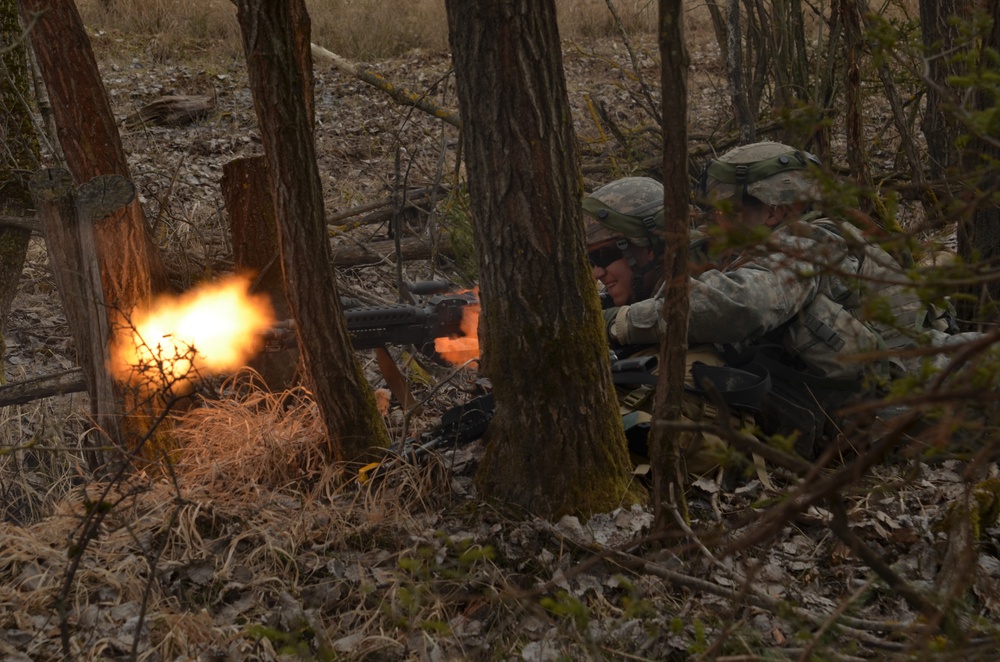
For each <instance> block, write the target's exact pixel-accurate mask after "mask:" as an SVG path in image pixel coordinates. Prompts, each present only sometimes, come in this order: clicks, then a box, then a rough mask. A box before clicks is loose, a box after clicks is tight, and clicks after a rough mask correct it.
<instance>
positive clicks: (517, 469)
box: [445, 0, 630, 517]
mask: <svg viewBox="0 0 1000 662" xmlns="http://www.w3.org/2000/svg"><path fill="white" fill-rule="evenodd" d="M445 6H446V9H447V14H448V33H449V39H450V42H451V49H452V60H453V62H454V66H455V75H456V81H457V86H458V98H459V108H460V112H461V118H462V132H463V136H462V138H463V141H464V142H463V146H464V149H465V153H466V155H467V156H466V159H467V164H466V165H467V168H468V173H469V192H470V197H471V201H472V216H473V226H474V227H473V230H474V238H475V243H476V249H477V251H478V259H479V273H480V296H481V300H482V311H483V312H482V317H481V320H480V327H479V338H480V343H481V348H482V365H481V369H482V371H483V373H484V374H486V376H488V377H489V378H490V379H491V380H492V381H493V388H494V394H495V397H496V415H495V417H494V420H493V423H492V426H491V429H490V431H489V434H488V443H487V448H486V454H485V457H484V459H483V462H482V464H481V466H480V469H479V474H478V476H477V481H478V485H479V487H480V489H481V490H482V491H483V493H484V494H486V495H487V496H489V497H494V498H498V499H500V500H503V501H506V502H508V503H512V504H516V505H518V506H521V507H523V508H526V509H527V510H529V511H531V512H534V513H537V514H539V515H542V516H553V517H555V516H560V515H562V514H566V513H591V512H598V511H607V510H610V509H612V508H614V507H616V506H618V505H620V504H621V503H622V499H623V497H625V496H626V493H627V486H628V484H629V479H630V464H629V457H628V453H627V448H626V444H625V439H624V434H623V432H622V426H621V420H620V417H619V409H618V403H617V399H616V397H615V391H614V387H613V384H612V382H611V375H610V370H609V360H608V345H607V340H606V338H605V336H604V331H603V327H602V324H601V315H600V310H599V304H598V298H597V290H596V285H595V283H594V280H593V278H592V276H591V273H590V269H589V268H588V267H587V262H586V259H585V257H584V251H585V247H584V233H583V223H582V217H581V214H582V211H581V207H580V200H581V197H582V187H581V182H580V170H579V167H580V166H579V163H578V158H577V150H576V142H575V138H574V135H573V129H572V124H571V118H570V110H569V103H568V98H567V94H566V82H565V78H564V73H563V68H562V57H561V50H560V41H559V34H558V31H557V27H556V12H555V4H554V2H553V1H552V0H504V1H501V2H497V1H496V0H447V1H446V3H445Z"/></svg>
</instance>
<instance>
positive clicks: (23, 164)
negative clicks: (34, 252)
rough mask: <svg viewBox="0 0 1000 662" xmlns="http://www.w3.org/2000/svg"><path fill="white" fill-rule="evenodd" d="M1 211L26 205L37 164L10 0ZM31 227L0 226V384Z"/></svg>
mask: <svg viewBox="0 0 1000 662" xmlns="http://www.w3.org/2000/svg"><path fill="white" fill-rule="evenodd" d="M0 44H3V47H2V48H0V143H2V144H3V146H4V149H3V150H2V152H0V216H3V215H11V216H15V215H16V216H22V215H24V214H25V213H26V212H27V210H28V209H29V208H30V206H31V194H30V193H29V191H28V183H27V181H25V177H24V176H23V175H22V174H20V173H24V172H31V171H34V169H35V168H37V167H38V138H37V136H36V135H35V129H34V126H33V125H32V123H31V109H30V108H28V106H27V102H26V100H27V99H28V98H30V93H29V90H30V87H29V84H28V83H29V76H28V60H27V54H26V53H25V50H24V45H23V42H22V40H21V25H20V22H19V21H18V18H17V7H16V6H15V4H14V0H0ZM29 239H31V231H30V230H28V229H23V228H15V227H11V226H0V384H4V383H6V373H5V370H4V367H3V360H4V356H5V355H6V353H7V352H6V348H7V343H6V341H5V332H6V328H7V316H8V315H9V314H10V306H11V302H12V301H13V300H14V295H15V294H16V293H17V284H18V281H20V279H21V271H22V270H23V269H24V258H25V255H26V254H27V252H28V240H29Z"/></svg>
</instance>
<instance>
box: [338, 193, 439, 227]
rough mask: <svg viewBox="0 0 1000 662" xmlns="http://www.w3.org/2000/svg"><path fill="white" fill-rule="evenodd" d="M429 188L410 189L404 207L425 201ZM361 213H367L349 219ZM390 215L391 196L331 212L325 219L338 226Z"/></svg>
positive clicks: (370, 220) (378, 219)
mask: <svg viewBox="0 0 1000 662" xmlns="http://www.w3.org/2000/svg"><path fill="white" fill-rule="evenodd" d="M431 193H432V191H431V189H429V188H416V189H410V190H409V191H408V192H407V196H406V207H405V208H407V209H409V208H413V207H416V206H418V205H419V204H421V203H424V202H427V200H428V199H429V198H430V196H431ZM362 214H368V215H367V216H364V217H363V218H360V219H358V220H357V221H351V219H352V218H356V217H358V216H361V215H362ZM391 217H392V198H391V197H390V198H386V199H384V200H377V201H375V202H370V203H368V204H367V205H359V206H357V207H353V208H351V209H348V210H347V211H342V212H340V213H339V214H333V215H331V216H330V217H329V218H327V220H326V224H327V225H333V226H340V225H351V224H354V225H370V224H372V223H381V222H382V221H386V220H388V219H389V218H391Z"/></svg>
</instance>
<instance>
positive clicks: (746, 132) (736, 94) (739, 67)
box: [726, 0, 757, 144]
mask: <svg viewBox="0 0 1000 662" xmlns="http://www.w3.org/2000/svg"><path fill="white" fill-rule="evenodd" d="M726 17H727V21H726V26H727V29H728V30H727V34H728V36H729V41H728V43H727V44H726V52H728V53H729V59H728V60H727V61H726V79H727V80H728V81H729V97H730V99H732V103H733V113H734V114H735V116H736V126H737V130H738V131H739V136H740V144H745V143H750V142H753V141H754V140H756V139H757V122H756V120H755V119H754V117H753V116H752V115H751V113H750V105H749V104H748V103H747V96H746V84H745V78H744V75H743V43H742V35H743V31H742V29H741V28H740V1H739V0H728V2H727V3H726Z"/></svg>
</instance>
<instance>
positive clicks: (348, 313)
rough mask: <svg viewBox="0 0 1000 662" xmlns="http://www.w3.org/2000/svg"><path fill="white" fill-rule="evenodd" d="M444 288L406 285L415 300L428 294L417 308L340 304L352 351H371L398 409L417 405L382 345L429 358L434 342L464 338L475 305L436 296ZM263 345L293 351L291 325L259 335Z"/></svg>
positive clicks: (461, 297)
mask: <svg viewBox="0 0 1000 662" xmlns="http://www.w3.org/2000/svg"><path fill="white" fill-rule="evenodd" d="M448 287H450V284H449V283H445V282H439V281H427V282H422V283H416V284H413V285H411V286H410V287H409V289H410V291H411V292H412V293H414V294H417V295H422V294H432V296H430V297H429V298H428V299H427V300H426V301H425V302H424V303H423V304H422V305H407V304H389V305H385V306H362V305H359V303H358V302H357V301H356V300H353V299H345V300H342V301H341V305H342V306H343V307H344V317H345V318H346V319H347V332H348V334H349V335H350V337H351V345H352V346H353V347H354V349H356V350H363V349H374V350H375V359H376V360H377V361H378V365H379V369H380V370H381V371H382V376H383V377H384V378H385V382H386V385H387V386H388V387H389V390H390V391H392V394H393V395H394V396H395V397H396V400H397V401H398V402H399V403H400V405H402V407H403V409H407V410H409V409H411V408H414V407H417V402H416V399H415V398H414V397H413V394H412V393H411V391H410V385H409V384H408V383H407V381H406V378H405V377H403V374H402V373H401V372H400V370H399V367H398V366H397V365H396V363H395V361H393V359H392V357H391V356H390V355H389V352H388V350H387V349H386V345H415V346H416V347H417V348H418V349H419V350H420V351H421V352H423V353H424V354H427V355H430V356H434V353H435V351H434V340H435V339H436V338H458V337H462V336H464V335H465V332H464V331H463V330H462V318H463V317H464V316H465V312H466V310H467V309H478V307H479V299H478V298H476V295H475V294H474V293H473V292H457V293H441V292H442V290H444V289H446V288H448ZM470 307H474V308H470ZM262 340H263V341H264V350H265V351H271V352H276V351H281V350H283V349H292V348H294V347H295V346H296V341H297V339H296V334H295V320H291V319H288V320H283V321H281V322H278V323H277V324H275V325H274V326H272V327H271V328H270V329H268V330H267V331H265V332H264V333H263V334H262Z"/></svg>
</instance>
